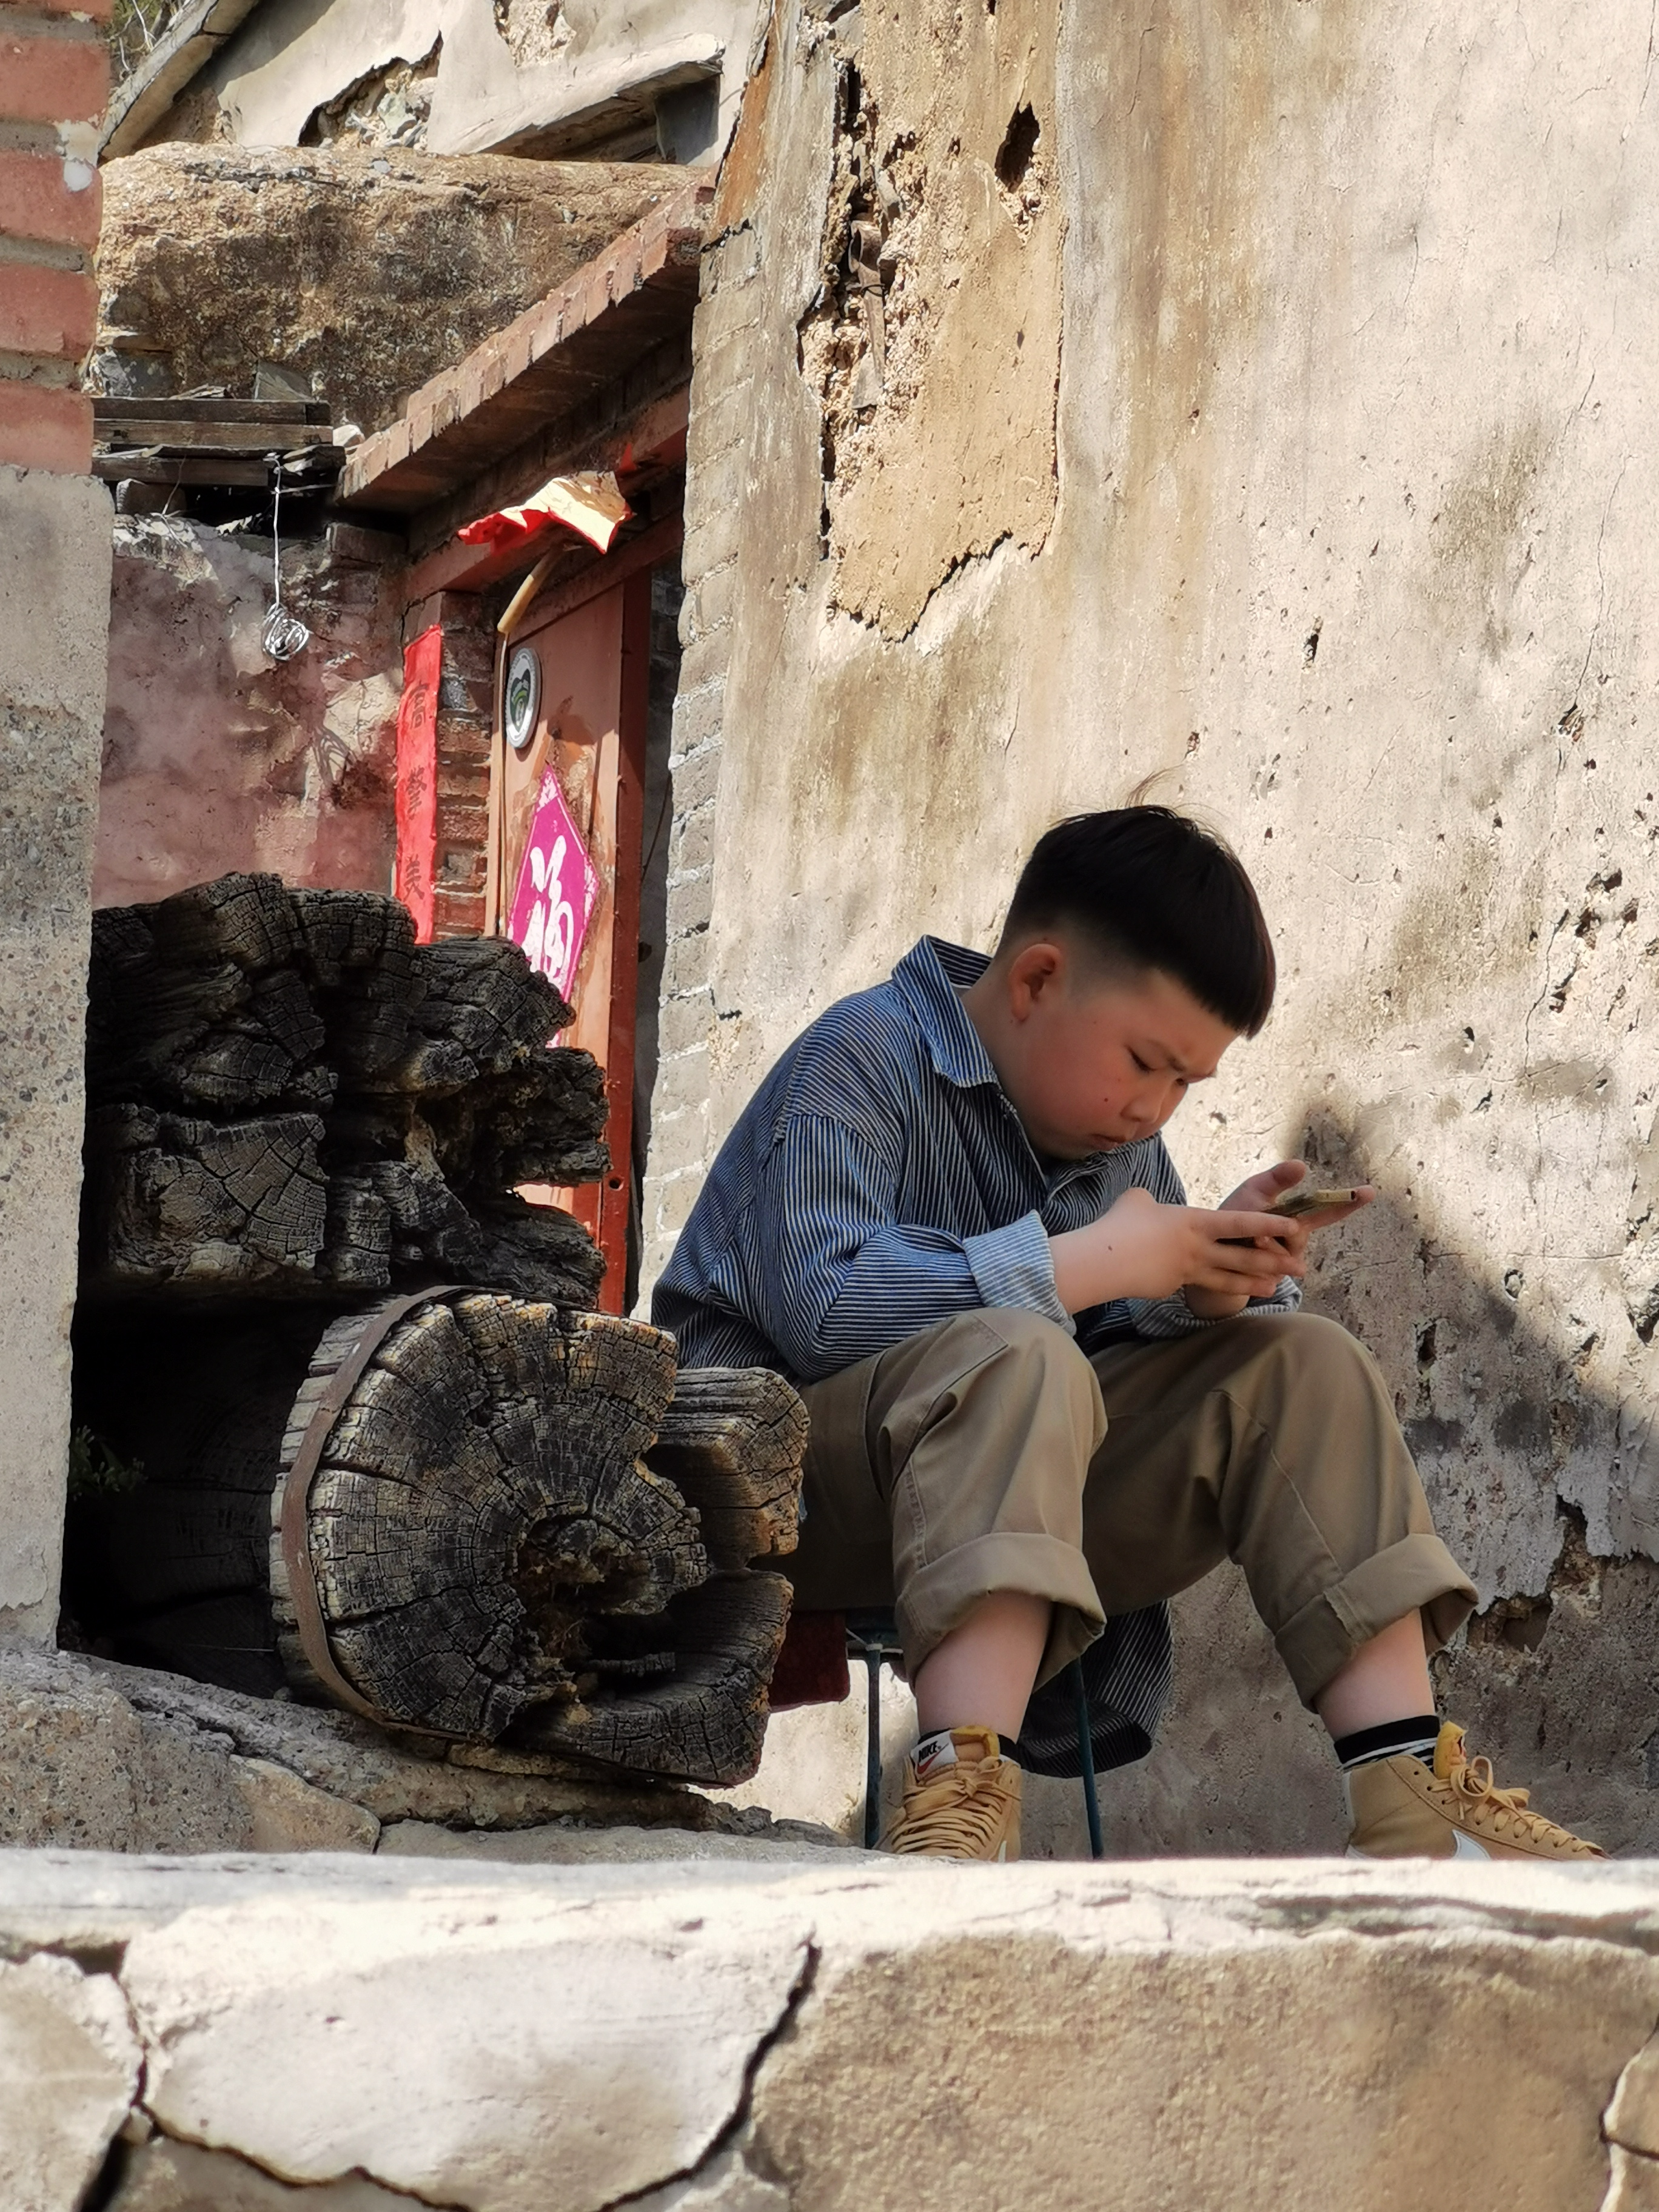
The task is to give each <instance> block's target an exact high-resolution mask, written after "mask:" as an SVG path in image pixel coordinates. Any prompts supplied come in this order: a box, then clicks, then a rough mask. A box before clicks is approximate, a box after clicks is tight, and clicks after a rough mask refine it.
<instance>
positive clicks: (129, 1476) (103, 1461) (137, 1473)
mask: <svg viewBox="0 0 1659 2212" xmlns="http://www.w3.org/2000/svg"><path fill="white" fill-rule="evenodd" d="M143 1479H144V1462H143V1460H141V1459H135V1460H131V1461H128V1460H121V1459H117V1457H116V1456H115V1454H114V1453H113V1452H112V1450H111V1449H110V1448H109V1446H108V1445H107V1444H106V1443H103V1442H102V1440H101V1439H100V1438H99V1437H95V1436H94V1434H93V1432H92V1431H91V1430H90V1429H89V1428H87V1427H86V1426H84V1425H82V1427H80V1428H78V1429H76V1430H75V1431H74V1432H73V1433H72V1434H71V1436H70V1455H69V1494H70V1497H71V1498H116V1497H118V1496H119V1495H120V1494H121V1492H123V1491H127V1490H137V1487H138V1486H139V1484H140V1483H141V1482H142V1481H143Z"/></svg>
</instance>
